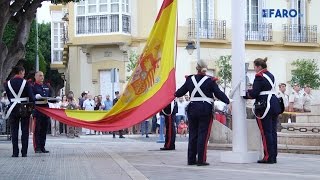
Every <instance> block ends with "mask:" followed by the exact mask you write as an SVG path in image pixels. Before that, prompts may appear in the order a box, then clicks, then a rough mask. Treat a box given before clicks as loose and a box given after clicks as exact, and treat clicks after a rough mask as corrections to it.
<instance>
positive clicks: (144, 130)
mask: <svg viewBox="0 0 320 180" xmlns="http://www.w3.org/2000/svg"><path fill="white" fill-rule="evenodd" d="M149 121H150V119H147V120H145V121H143V122H142V123H141V135H142V136H143V135H144V134H145V135H146V138H149V135H148V133H149V128H148V127H149Z"/></svg>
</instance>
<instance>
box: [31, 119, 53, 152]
mask: <svg viewBox="0 0 320 180" xmlns="http://www.w3.org/2000/svg"><path fill="white" fill-rule="evenodd" d="M34 120H35V129H34V131H35V132H34V141H35V143H34V149H35V150H43V149H45V145H46V138H47V131H48V126H49V121H50V118H49V117H48V116H46V115H44V114H40V113H38V114H37V115H36V116H35V119H34Z"/></svg>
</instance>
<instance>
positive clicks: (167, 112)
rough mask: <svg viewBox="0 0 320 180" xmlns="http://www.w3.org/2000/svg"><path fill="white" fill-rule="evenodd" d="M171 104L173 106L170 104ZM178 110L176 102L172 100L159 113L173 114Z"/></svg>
mask: <svg viewBox="0 0 320 180" xmlns="http://www.w3.org/2000/svg"><path fill="white" fill-rule="evenodd" d="M172 105H173V108H171V106H172ZM177 112H178V105H177V102H176V101H174V102H173V103H170V104H168V105H167V106H166V107H165V108H164V109H163V110H162V111H160V115H169V114H170V115H171V114H173V115H175V114H177Z"/></svg>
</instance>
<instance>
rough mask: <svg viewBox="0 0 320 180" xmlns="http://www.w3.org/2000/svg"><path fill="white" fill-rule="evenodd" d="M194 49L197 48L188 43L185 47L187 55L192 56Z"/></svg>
mask: <svg viewBox="0 0 320 180" xmlns="http://www.w3.org/2000/svg"><path fill="white" fill-rule="evenodd" d="M195 49H197V48H196V47H195V46H194V43H193V42H188V45H187V46H186V50H187V51H188V54H189V55H192V53H193V51H194V50H195Z"/></svg>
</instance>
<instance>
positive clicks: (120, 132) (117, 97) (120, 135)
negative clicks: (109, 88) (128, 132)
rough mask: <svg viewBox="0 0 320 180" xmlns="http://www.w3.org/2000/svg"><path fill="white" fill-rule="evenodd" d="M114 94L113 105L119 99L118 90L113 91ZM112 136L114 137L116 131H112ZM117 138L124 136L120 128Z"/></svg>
mask: <svg viewBox="0 0 320 180" xmlns="http://www.w3.org/2000/svg"><path fill="white" fill-rule="evenodd" d="M114 94H115V95H116V98H114V100H113V105H115V104H116V103H117V102H118V100H119V99H120V93H119V91H116V92H114ZM112 136H113V138H116V132H115V131H113V133H112ZM119 138H125V137H124V136H123V130H122V129H121V130H119Z"/></svg>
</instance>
